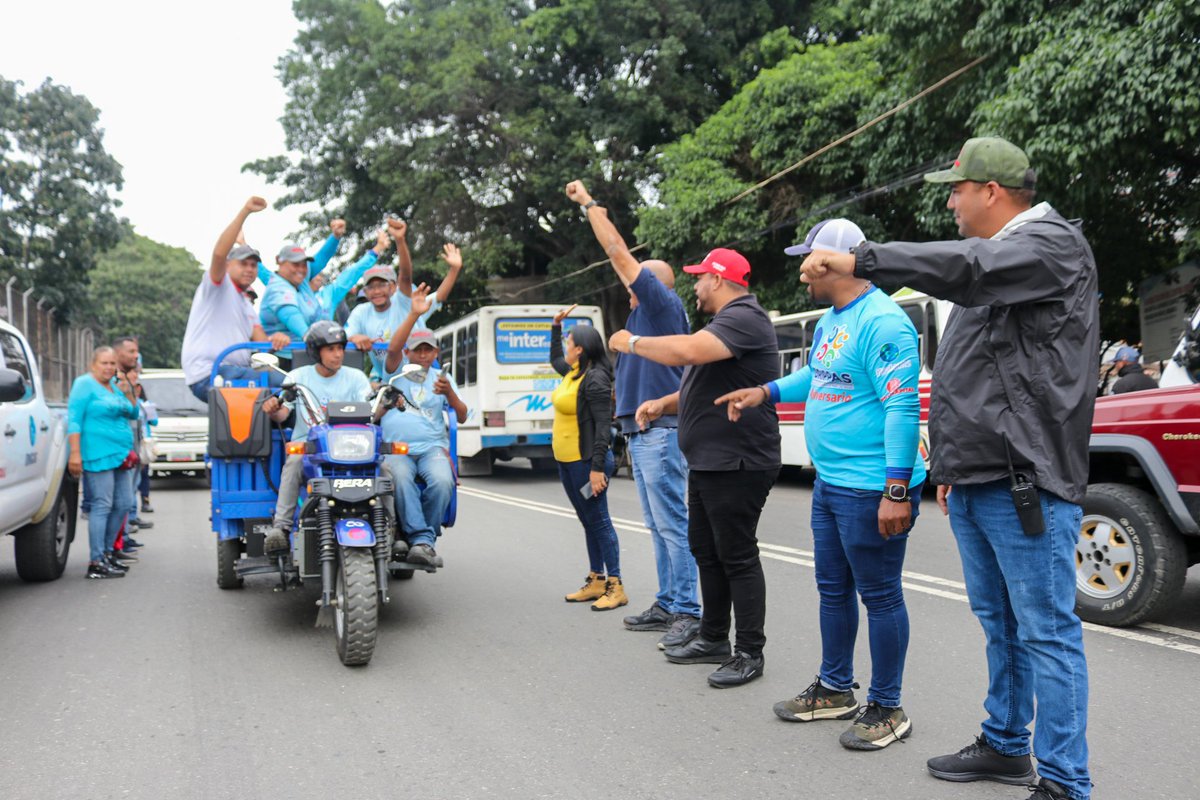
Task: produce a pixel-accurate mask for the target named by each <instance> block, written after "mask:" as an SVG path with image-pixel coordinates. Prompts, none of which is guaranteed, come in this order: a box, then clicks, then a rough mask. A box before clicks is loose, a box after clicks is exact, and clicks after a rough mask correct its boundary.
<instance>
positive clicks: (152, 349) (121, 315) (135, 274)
mask: <svg viewBox="0 0 1200 800" xmlns="http://www.w3.org/2000/svg"><path fill="white" fill-rule="evenodd" d="M203 274H204V273H203V272H202V271H201V265H200V264H199V262H197V261H196V259H194V258H193V257H192V256H191V254H190V253H188V251H187V250H184V249H183V248H181V247H170V246H169V245H165V244H161V243H159V242H156V241H154V240H153V239H148V238H146V237H145V236H142V235H140V234H137V233H134V232H133V229H132V228H125V229H124V236H123V237H122V238H121V240H120V241H119V242H118V243H117V245H116V246H115V247H113V248H112V249H111V250H109V251H108V252H106V253H104V254H103V255H102V256H100V259H99V261H98V263H97V264H96V268H95V270H94V271H93V272H92V282H91V286H90V287H89V298H88V299H89V304H90V307H91V309H92V312H93V314H94V316H95V318H96V321H97V323H98V327H99V329H100V336H99V339H98V340H99V341H104V342H111V341H112V340H113V339H115V338H116V337H118V336H136V337H137V339H138V347H139V349H140V350H141V353H142V362H143V363H144V364H145V366H146V367H152V368H173V369H178V368H179V353H180V350H181V348H182V346H183V332H184V330H185V329H186V328H187V319H188V312H189V311H190V310H191V298H192V295H193V294H194V293H195V291H196V285H197V284H198V283H199V282H200V279H201V277H202V276H203Z"/></svg>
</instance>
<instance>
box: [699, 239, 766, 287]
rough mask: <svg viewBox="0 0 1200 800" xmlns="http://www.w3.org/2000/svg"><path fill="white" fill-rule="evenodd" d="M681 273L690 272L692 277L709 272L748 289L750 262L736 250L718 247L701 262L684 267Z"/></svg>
mask: <svg viewBox="0 0 1200 800" xmlns="http://www.w3.org/2000/svg"><path fill="white" fill-rule="evenodd" d="M683 271H684V272H690V273H691V274H692V275H700V274H703V273H705V272H711V273H712V274H713V275H720V276H721V277H722V278H724V279H725V280H727V281H732V282H733V283H736V284H737V285H738V286H747V287H748V286H749V285H750V262H749V261H747V260H746V257H745V256H743V255H742V254H741V253H739V252H738V251H737V250H729V249H727V248H724V247H718V248H717V249H716V250H713V251H711V252H710V253H709V254H708V255H706V256H705V257H704V260H703V261H702V262H700V263H699V264H693V265H692V266H690V267H684V268H683Z"/></svg>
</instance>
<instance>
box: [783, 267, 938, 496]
mask: <svg viewBox="0 0 1200 800" xmlns="http://www.w3.org/2000/svg"><path fill="white" fill-rule="evenodd" d="M920 370H921V364H920V359H919V358H918V353H917V330H916V328H914V327H913V324H912V322H911V321H910V320H909V318H908V315H907V314H905V313H904V311H903V309H901V308H900V306H898V305H896V302H895V301H894V300H892V299H891V298H890V297H888V296H887V295H886V294H884V293H883V292H881V291H879V290H878V289H876V288H875V287H871V288H870V289H869V290H868V291H867V293H866V294H864V295H862V296H861V297H859V298H858V299H857V300H855V301H853V302H851V303H849V304H848V305H845V306H843V307H842V308H831V309H830V310H829V311H827V312H825V315H824V316H823V317H821V321H820V322H819V323H818V324H817V330H816V334H815V336H814V337H813V347H812V349H811V350H810V351H809V359H808V365H807V366H805V367H803V368H802V369H800V370H798V371H797V372H793V373H792V374H791V375H788V376H787V377H785V378H781V379H780V380H777V381H772V382H771V383H769V384H767V388H768V389H769V390H770V391H771V396H772V398H773V399H774V400H775V402H777V403H778V402H785V403H805V404H806V405H805V408H804V439H805V442H806V443H807V445H808V453H809V455H810V456H811V457H812V460H813V465H814V466H815V467H816V468H817V475H818V476H820V478H821V480H823V481H825V482H826V483H830V484H833V485H834V486H843V487H846V488H851V489H878V490H880V491H882V490H883V487H884V485H885V483H886V479H888V478H895V479H899V480H904V479H907V480H908V481H909V485H912V486H915V485H916V484H918V483H921V482H922V481H924V480H925V463H924V461H923V460H922V458H921V455H920V452H919V450H918V442H919V440H920V423H921V402H920V397H919V394H918V385H917V381H918V379H919V376H920Z"/></svg>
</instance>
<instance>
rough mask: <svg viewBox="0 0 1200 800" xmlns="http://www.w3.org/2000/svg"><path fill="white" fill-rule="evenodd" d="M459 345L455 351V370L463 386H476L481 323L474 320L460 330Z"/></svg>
mask: <svg viewBox="0 0 1200 800" xmlns="http://www.w3.org/2000/svg"><path fill="white" fill-rule="evenodd" d="M457 345H458V347H457V348H456V349H455V353H454V359H455V361H454V365H455V372H457V373H458V379H459V381H460V382H461V384H462V385H463V386H474V385H475V380H476V373H477V371H478V369H479V323H478V322H472V323H471V324H470V325H468V326H467V327H466V328H465V329H462V330H460V331H458V342H457Z"/></svg>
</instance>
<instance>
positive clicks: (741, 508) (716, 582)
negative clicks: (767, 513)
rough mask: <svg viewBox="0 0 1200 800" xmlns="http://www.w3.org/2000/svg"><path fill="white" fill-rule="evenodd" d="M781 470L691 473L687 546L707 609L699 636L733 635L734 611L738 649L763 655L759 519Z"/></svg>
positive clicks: (764, 592)
mask: <svg viewBox="0 0 1200 800" xmlns="http://www.w3.org/2000/svg"><path fill="white" fill-rule="evenodd" d="M778 477H779V470H778V469H770V470H747V469H740V470H737V471H731V472H701V471H698V470H691V471H690V472H688V544H689V545H690V547H691V550H692V555H693V556H695V557H696V566H697V567H698V568H699V570H700V595H701V598H702V599H703V601H704V611H703V616H702V618H701V623H700V635H701V636H703V637H704V638H705V639H708V640H710V641H723V640H725V639H728V638H729V622H730V620H729V612H730V608H731V607H732V610H733V613H734V615H735V616H736V617H737V638H736V641H735V643H734V649H735V650H740V651H742V652H744V653H747V654H749V655H752V656H759V655H762V650H763V645H764V644H766V641H767V637H766V634H765V633H764V632H763V625H764V624H765V622H766V617H767V582H766V579H765V578H764V577H763V569H762V562H761V561H760V560H759V557H758V538H757V533H758V518H759V515H761V514H762V510H763V505H764V504H765V503H766V501H767V495H768V494H770V492H771V487H772V486H774V485H775V479H776V478H778Z"/></svg>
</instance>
